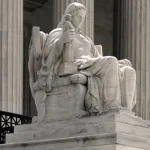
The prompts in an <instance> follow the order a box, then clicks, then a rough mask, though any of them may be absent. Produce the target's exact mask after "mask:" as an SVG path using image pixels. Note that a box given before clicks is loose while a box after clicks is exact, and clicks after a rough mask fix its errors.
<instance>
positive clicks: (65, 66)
mask: <svg viewBox="0 0 150 150" xmlns="http://www.w3.org/2000/svg"><path fill="white" fill-rule="evenodd" d="M77 72H78V70H77V65H76V64H75V63H72V62H64V63H62V64H61V65H60V67H59V69H58V74H59V76H65V75H71V74H75V73H77Z"/></svg>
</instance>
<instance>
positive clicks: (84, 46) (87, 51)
mask: <svg viewBox="0 0 150 150" xmlns="http://www.w3.org/2000/svg"><path fill="white" fill-rule="evenodd" d="M77 40H78V41H79V44H77V45H76V48H75V56H77V57H80V56H83V55H85V56H90V57H93V55H92V53H91V43H90V42H89V41H88V39H87V38H85V37H82V36H80V37H77Z"/></svg>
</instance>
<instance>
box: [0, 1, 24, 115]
mask: <svg viewBox="0 0 150 150" xmlns="http://www.w3.org/2000/svg"><path fill="white" fill-rule="evenodd" d="M22 76H23V0H0V110H3V111H9V112H13V113H20V114H21V113H22V99H23V97H22V87H23V81H22Z"/></svg>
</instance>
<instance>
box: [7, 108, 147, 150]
mask: <svg viewBox="0 0 150 150" xmlns="http://www.w3.org/2000/svg"><path fill="white" fill-rule="evenodd" d="M149 139H150V123H149V122H148V121H144V120H142V119H141V118H139V117H136V116H135V115H134V113H131V112H129V111H127V110H116V111H115V112H114V111H112V112H109V113H106V114H104V115H100V116H93V117H84V118H81V119H72V120H66V121H57V122H53V123H43V124H30V125H21V126H16V127H15V133H14V134H8V135H7V144H13V143H15V145H16V146H20V147H23V146H24V145H26V147H29V148H30V147H33V148H35V147H36V148H37V147H40V148H41V149H42V145H45V150H46V147H47V146H49V147H50V148H51V149H59V148H62V149H68V148H76V147H84V148H85V147H91V146H102V145H107V146H108V147H109V146H110V145H113V144H119V145H124V146H126V147H132V149H133V150H134V148H135V150H136V148H137V150H138V148H141V149H146V148H148V147H149V145H150V144H149ZM17 143H18V144H17ZM25 143H26V144H25ZM39 143H40V144H39ZM64 143H65V144H64ZM43 147H44V146H43ZM126 147H125V148H126ZM115 148H117V147H115ZM117 149H119V147H118V148H117ZM132 149H131V150H132Z"/></svg>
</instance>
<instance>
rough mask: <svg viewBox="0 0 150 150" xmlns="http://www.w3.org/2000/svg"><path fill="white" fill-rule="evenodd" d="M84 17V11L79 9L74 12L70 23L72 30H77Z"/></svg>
mask: <svg viewBox="0 0 150 150" xmlns="http://www.w3.org/2000/svg"><path fill="white" fill-rule="evenodd" d="M85 15H86V11H85V10H84V9H79V10H76V11H75V13H74V14H73V16H72V21H71V22H72V24H73V26H74V28H76V29H78V28H80V27H81V26H82V24H83V21H84V18H85Z"/></svg>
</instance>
